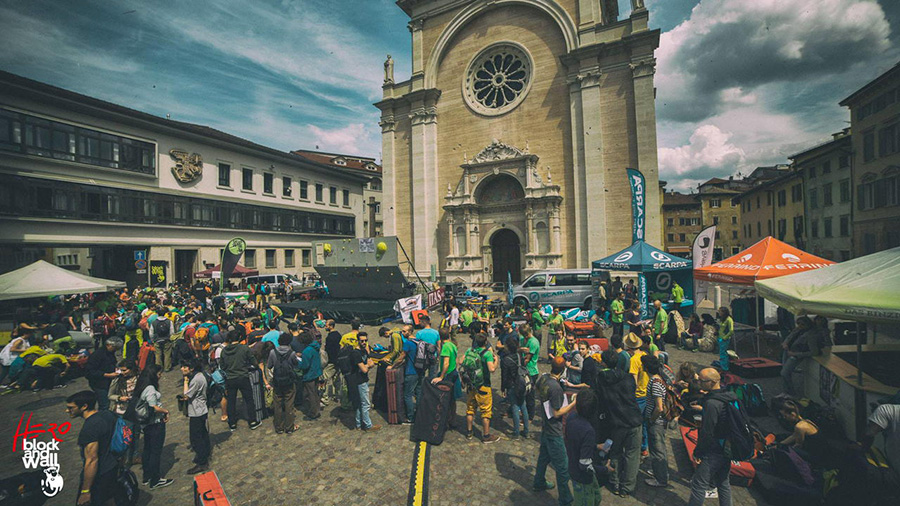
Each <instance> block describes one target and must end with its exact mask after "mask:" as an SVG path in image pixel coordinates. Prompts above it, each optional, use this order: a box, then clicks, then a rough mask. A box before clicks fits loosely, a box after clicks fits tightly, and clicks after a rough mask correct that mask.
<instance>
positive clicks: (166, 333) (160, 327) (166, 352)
mask: <svg viewBox="0 0 900 506" xmlns="http://www.w3.org/2000/svg"><path fill="white" fill-rule="evenodd" d="M165 315H166V310H165V308H163V307H160V308H159V309H157V310H156V319H155V320H153V322H150V320H149V319H148V320H147V321H148V325H149V328H150V340H151V341H152V342H153V345H154V346H156V365H157V366H159V368H160V370H162V371H164V372H169V371H171V370H172V368H173V367H175V365H174V364H172V340H171V339H169V338H170V337H172V335H173V334H175V325H173V324H172V320H170V319H168V318H166V316H165Z"/></svg>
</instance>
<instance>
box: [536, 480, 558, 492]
mask: <svg viewBox="0 0 900 506" xmlns="http://www.w3.org/2000/svg"><path fill="white" fill-rule="evenodd" d="M554 488H556V485H554V484H553V483H550V482H544V486H543V487H540V486H535V487H532V490H534V491H535V492H543V491H545V490H553V489H554Z"/></svg>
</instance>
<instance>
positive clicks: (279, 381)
mask: <svg viewBox="0 0 900 506" xmlns="http://www.w3.org/2000/svg"><path fill="white" fill-rule="evenodd" d="M293 339H294V336H292V335H291V334H290V333H287V332H285V333H284V334H281V336H279V337H278V346H277V347H276V348H275V349H274V350H272V351H270V352H269V358H268V359H267V360H266V367H267V368H268V369H269V371H271V373H272V380H271V381H270V384H271V385H272V393H273V394H274V396H275V400H274V402H273V403H272V410H273V411H274V412H275V416H274V417H273V419H272V421H273V422H274V424H275V433H276V434H291V433H293V432H294V431H295V430H297V429H298V428H300V427H299V426H298V425H294V418H295V416H296V411H295V408H294V397H295V395H296V393H297V380H296V378H297V373H296V372H295V371H296V369H297V367H298V366H299V365H300V359H298V358H297V354H296V353H295V352H294V350H293V349H292V348H291V341H292V340H293Z"/></svg>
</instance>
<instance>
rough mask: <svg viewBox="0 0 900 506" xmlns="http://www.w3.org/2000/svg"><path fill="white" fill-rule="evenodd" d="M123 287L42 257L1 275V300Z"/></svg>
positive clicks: (93, 291) (118, 283) (112, 281)
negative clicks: (59, 265)
mask: <svg viewBox="0 0 900 506" xmlns="http://www.w3.org/2000/svg"><path fill="white" fill-rule="evenodd" d="M119 288H125V283H124V282H123V281H114V280H111V279H102V278H93V277H91V276H85V275H84V274H78V273H77V272H72V271H67V270H65V269H63V268H61V267H57V266H55V265H53V264H51V263H48V262H45V261H43V260H38V261H37V262H35V263H33V264H31V265H28V266H26V267H22V268H21V269H17V270H14V271H12V272H7V273H6V274H3V275H0V300H12V299H27V298H30V297H52V296H55V295H70V294H74V293H96V292H108V291H110V290H116V289H119Z"/></svg>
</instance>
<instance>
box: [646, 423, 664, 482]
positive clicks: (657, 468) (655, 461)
mask: <svg viewBox="0 0 900 506" xmlns="http://www.w3.org/2000/svg"><path fill="white" fill-rule="evenodd" d="M647 435H648V436H650V441H649V443H650V466H651V467H652V468H653V477H654V478H656V481H658V482H659V483H662V484H663V485H666V484H668V483H669V464H668V452H667V451H666V426H665V424H659V423H650V430H649V431H648V433H647Z"/></svg>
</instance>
